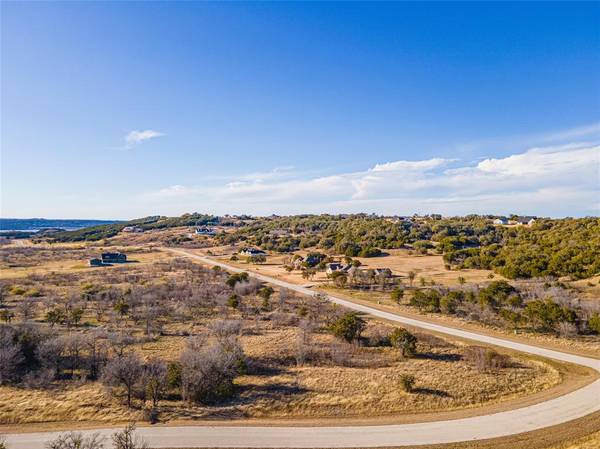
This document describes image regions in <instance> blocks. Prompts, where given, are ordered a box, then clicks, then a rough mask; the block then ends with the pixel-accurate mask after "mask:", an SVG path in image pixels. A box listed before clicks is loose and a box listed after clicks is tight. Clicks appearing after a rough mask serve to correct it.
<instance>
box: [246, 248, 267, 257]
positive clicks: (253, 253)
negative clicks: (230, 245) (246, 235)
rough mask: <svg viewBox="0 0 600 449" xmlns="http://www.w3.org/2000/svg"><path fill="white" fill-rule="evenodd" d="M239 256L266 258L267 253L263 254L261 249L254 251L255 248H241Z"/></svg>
mask: <svg viewBox="0 0 600 449" xmlns="http://www.w3.org/2000/svg"><path fill="white" fill-rule="evenodd" d="M240 255H242V256H266V255H267V253H265V252H264V251H263V250H261V249H256V248H242V249H241V250H240Z"/></svg>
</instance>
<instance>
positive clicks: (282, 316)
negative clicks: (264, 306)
mask: <svg viewBox="0 0 600 449" xmlns="http://www.w3.org/2000/svg"><path fill="white" fill-rule="evenodd" d="M269 317H270V318H271V323H272V324H273V327H281V326H294V325H295V324H296V323H298V316H297V315H295V314H293V313H285V312H273V313H271V314H270V315H269Z"/></svg>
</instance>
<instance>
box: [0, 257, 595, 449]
mask: <svg viewBox="0 0 600 449" xmlns="http://www.w3.org/2000/svg"><path fill="white" fill-rule="evenodd" d="M171 251H173V252H174V253H176V254H179V255H181V256H186V257H190V258H193V259H196V260H199V261H200V262H203V263H205V264H209V265H216V266H220V267H222V268H225V269H227V270H229V271H233V272H240V271H244V270H241V269H239V268H235V267H232V266H230V265H227V264H225V263H222V262H218V261H215V260H213V259H210V258H207V257H203V256H199V255H196V254H193V253H190V252H188V251H184V250H178V249H171ZM249 274H250V275H251V276H253V277H255V278H257V279H260V280H262V281H264V282H269V283H271V284H275V285H278V286H280V287H285V288H288V289H290V290H294V291H296V292H298V293H302V294H305V295H315V292H314V291H312V290H310V289H308V288H304V287H302V286H299V285H295V284H291V283H289V282H285V281H282V280H279V279H275V278H271V277H269V276H264V275H262V274H258V273H253V272H249ZM328 299H329V300H330V301H331V302H334V303H336V304H339V305H341V306H344V307H347V308H349V309H352V310H356V311H359V312H364V313H368V314H370V315H373V316H377V317H380V318H385V319H387V320H390V321H393V322H396V323H399V324H407V325H411V326H415V327H419V328H422V329H428V330H432V331H437V332H442V333H444V334H448V335H452V336H457V337H463V338H467V339H470V340H475V341H479V342H482V343H489V344H492V345H497V346H501V347H505V348H508V349H514V350H517V351H521V352H525V353H528V354H534V355H539V356H543V357H548V358H550V359H555V360H560V361H564V362H570V363H575V364H578V365H582V366H586V367H589V368H592V369H595V370H596V371H599V372H600V360H597V359H592V358H588V357H582V356H577V355H573V354H565V353H563V352H559V351H553V350H550V349H545V348H539V347H537V346H531V345H527V344H523V343H517V342H513V341H510V340H504V339H501V338H496V337H490V336H487V335H480V334H477V333H474V332H468V331H463V330H460V329H454V328H451V327H446V326H441V325H438V324H432V323H428V322H426V321H421V320H416V319H412V318H406V317H402V316H399V315H395V314H393V313H389V312H384V311H381V310H378V309H374V308H372V307H368V306H364V305H360V304H355V303H353V302H350V301H347V300H344V299H341V298H337V297H335V296H331V295H329V296H328ZM596 411H600V379H599V380H596V381H595V382H593V383H591V384H589V385H586V386H585V387H583V388H580V389H579V390H576V391H574V392H571V393H568V394H565V395H563V396H560V397H557V398H555V399H552V400H549V401H546V402H542V403H539V404H535V405H531V406H528V407H523V408H519V409H515V410H510V411H506V412H501V413H495V414H491V415H484V416H475V417H471V418H463V419H456V420H450V421H436V422H425V423H416V424H398V425H383V426H356V427H346V426H344V427H336V426H332V427H295V426H294V427H236V426H227V427H216V426H212V427H211V426H206V427H204V426H189V427H187V426H186V427H166V426H165V427H144V428H139V430H138V431H139V433H140V434H141V435H143V436H144V437H145V438H146V439H147V440H148V442H149V443H150V447H153V448H160V447H170V448H177V447H179V448H183V447H188V448H189V447H252V448H258V447H261V448H274V447H279V448H280V447H289V448H319V447H321V448H322V447H329V448H338V447H377V446H402V445H418V444H440V443H452V442H460V441H471V440H480V439H488V438H496V437H503V436H508V435H514V434H518V433H523V432H528V431H531V430H537V429H542V428H544V427H549V426H553V425H556V424H562V423H565V422H568V421H571V420H574V419H577V418H581V417H583V416H585V415H588V414H590V413H593V412H596ZM112 431H114V430H113V429H101V430H100V432H101V433H102V434H105V435H108V434H110V433H111V432H112ZM56 435H58V433H56V432H54V433H51V432H48V433H31V434H12V435H7V441H8V444H9V448H11V449H42V448H43V447H44V446H43V442H44V441H48V440H49V439H51V438H54V437H55V436H56Z"/></svg>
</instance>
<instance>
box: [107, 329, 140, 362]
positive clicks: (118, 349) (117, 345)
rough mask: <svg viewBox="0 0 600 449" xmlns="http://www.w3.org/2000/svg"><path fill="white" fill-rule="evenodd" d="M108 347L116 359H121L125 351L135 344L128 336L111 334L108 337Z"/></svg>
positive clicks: (133, 339)
mask: <svg viewBox="0 0 600 449" xmlns="http://www.w3.org/2000/svg"><path fill="white" fill-rule="evenodd" d="M108 341H109V343H110V346H111V348H112V350H113V352H114V353H115V355H116V356H117V357H123V355H124V354H125V350H126V349H127V348H128V347H129V346H131V345H132V344H133V343H135V338H133V337H132V336H131V335H129V334H123V333H118V334H111V335H109V336H108Z"/></svg>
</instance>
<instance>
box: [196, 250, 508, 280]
mask: <svg viewBox="0 0 600 449" xmlns="http://www.w3.org/2000/svg"><path fill="white" fill-rule="evenodd" d="M208 251H210V252H211V253H213V254H214V255H215V257H216V258H217V259H219V260H222V261H224V262H227V263H231V264H232V265H235V266H238V267H240V268H245V267H248V268H251V269H253V270H257V271H260V272H261V273H263V274H266V275H269V276H273V277H277V278H279V279H284V280H287V281H290V282H296V283H302V284H314V285H318V284H323V283H327V282H329V281H328V279H327V276H326V274H325V273H324V272H317V273H316V275H315V276H314V278H313V279H311V280H310V282H307V281H306V280H305V279H303V278H302V275H301V272H300V271H299V270H295V271H292V272H290V273H288V272H287V271H286V270H285V269H284V264H285V262H286V260H287V259H289V257H290V256H289V255H285V254H276V253H275V254H269V255H268V256H267V262H266V263H262V264H249V263H246V262H245V260H243V259H244V258H243V257H241V258H240V260H239V261H237V262H236V261H231V260H230V258H231V256H232V255H233V254H235V253H236V251H237V248H235V247H214V248H209V249H199V250H195V252H197V253H198V254H203V255H206V254H207V253H208ZM307 253H308V251H306V250H303V251H296V252H295V253H294V254H298V255H301V256H305V255H306V254H307ZM385 254H386V255H383V256H380V257H355V258H354V259H357V260H359V261H360V262H361V264H362V265H361V268H364V269H369V268H389V269H390V270H392V273H393V274H394V275H395V276H399V277H401V278H402V279H404V280H406V279H407V278H408V273H409V272H410V271H414V272H415V273H416V279H417V281H418V280H419V279H420V278H424V279H425V280H426V281H427V283H428V284H429V283H431V281H433V282H435V284H437V285H444V286H449V287H451V286H457V285H459V277H463V278H464V279H465V281H466V282H468V283H488V282H490V275H492V276H493V279H494V280H499V279H502V277H501V276H499V275H498V274H495V273H493V272H492V271H491V270H474V269H463V270H452V271H450V270H447V269H446V268H445V266H444V261H443V258H442V256H441V255H433V254H429V255H418V254H414V253H413V252H412V251H410V250H406V249H392V250H386V252H385Z"/></svg>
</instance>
